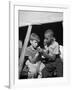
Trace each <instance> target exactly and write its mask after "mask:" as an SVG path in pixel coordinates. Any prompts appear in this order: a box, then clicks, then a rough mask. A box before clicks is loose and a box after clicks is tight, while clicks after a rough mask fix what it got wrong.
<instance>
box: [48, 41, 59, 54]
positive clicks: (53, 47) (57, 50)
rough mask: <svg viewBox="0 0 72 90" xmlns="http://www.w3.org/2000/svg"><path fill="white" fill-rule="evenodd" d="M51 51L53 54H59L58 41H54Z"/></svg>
mask: <svg viewBox="0 0 72 90" xmlns="http://www.w3.org/2000/svg"><path fill="white" fill-rule="evenodd" d="M49 50H50V53H51V54H53V55H57V54H59V44H58V43H57V42H54V44H53V45H52V46H51V47H50V48H49Z"/></svg>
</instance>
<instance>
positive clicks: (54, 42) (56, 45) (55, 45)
mask: <svg viewBox="0 0 72 90" xmlns="http://www.w3.org/2000/svg"><path fill="white" fill-rule="evenodd" d="M51 46H52V47H58V46H59V44H58V42H57V41H55V40H54V41H53V43H52V45H51Z"/></svg>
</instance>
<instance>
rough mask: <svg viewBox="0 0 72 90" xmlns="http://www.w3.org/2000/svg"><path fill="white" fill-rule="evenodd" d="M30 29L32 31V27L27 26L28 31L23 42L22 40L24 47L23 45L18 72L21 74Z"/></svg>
mask: <svg viewBox="0 0 72 90" xmlns="http://www.w3.org/2000/svg"><path fill="white" fill-rule="evenodd" d="M31 29H32V26H31V25H29V27H28V30H27V34H26V38H25V40H24V45H23V48H22V52H21V56H20V60H19V72H21V70H22V67H23V62H24V55H25V50H26V47H27V44H28V41H29V37H30V33H31Z"/></svg>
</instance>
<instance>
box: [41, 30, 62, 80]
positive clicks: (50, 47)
mask: <svg viewBox="0 0 72 90" xmlns="http://www.w3.org/2000/svg"><path fill="white" fill-rule="evenodd" d="M44 37H45V40H44V47H45V50H44V51H43V52H42V53H43V57H44V58H45V59H46V60H47V62H46V64H45V68H44V69H43V70H42V76H43V77H44V78H45V77H49V76H50V77H52V76H53V75H57V76H59V77H60V76H62V74H63V65H62V62H61V60H60V58H59V44H58V42H56V40H55V38H54V33H53V31H52V30H50V29H49V30H47V31H46V32H45V34H44Z"/></svg>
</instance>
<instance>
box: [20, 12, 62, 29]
mask: <svg viewBox="0 0 72 90" xmlns="http://www.w3.org/2000/svg"><path fill="white" fill-rule="evenodd" d="M18 15H19V16H18V17H19V18H18V20H19V27H21V26H26V25H31V24H32V25H33V24H34V25H39V24H43V23H51V22H58V21H63V13H62V12H48V11H43V12H42V11H41V12H40V11H24V10H19V12H18Z"/></svg>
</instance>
